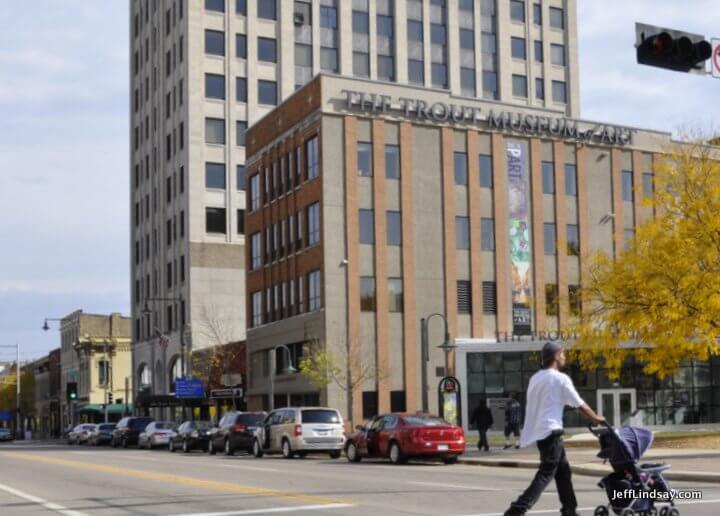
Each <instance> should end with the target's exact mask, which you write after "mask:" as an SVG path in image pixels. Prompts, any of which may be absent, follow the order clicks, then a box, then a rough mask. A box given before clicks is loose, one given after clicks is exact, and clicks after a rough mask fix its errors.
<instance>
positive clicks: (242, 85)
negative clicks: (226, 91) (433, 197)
mask: <svg viewBox="0 0 720 516" xmlns="http://www.w3.org/2000/svg"><path fill="white" fill-rule="evenodd" d="M235 100H237V101H238V102H247V79H246V78H245V77H237V78H236V79H235Z"/></svg>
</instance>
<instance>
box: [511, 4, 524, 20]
mask: <svg viewBox="0 0 720 516" xmlns="http://www.w3.org/2000/svg"><path fill="white" fill-rule="evenodd" d="M510 19H511V20H512V21H517V22H523V23H525V2H523V1H522V0H510Z"/></svg>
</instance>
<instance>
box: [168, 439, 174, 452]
mask: <svg viewBox="0 0 720 516" xmlns="http://www.w3.org/2000/svg"><path fill="white" fill-rule="evenodd" d="M168 450H169V451H170V453H175V445H174V444H173V441H172V439H170V442H169V443H168Z"/></svg>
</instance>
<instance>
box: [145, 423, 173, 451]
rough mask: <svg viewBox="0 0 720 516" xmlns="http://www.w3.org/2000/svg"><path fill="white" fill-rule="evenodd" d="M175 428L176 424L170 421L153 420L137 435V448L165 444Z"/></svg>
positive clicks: (149, 448)
mask: <svg viewBox="0 0 720 516" xmlns="http://www.w3.org/2000/svg"><path fill="white" fill-rule="evenodd" d="M176 428H177V425H176V424H175V423H173V422H171V421H153V422H152V423H150V424H148V425H147V426H146V427H145V430H143V431H142V432H140V434H139V435H138V448H147V449H148V450H152V449H153V448H156V447H158V446H167V445H168V443H169V442H170V438H171V437H172V436H173V435H175V429H176Z"/></svg>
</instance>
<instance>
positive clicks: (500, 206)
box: [492, 133, 512, 333]
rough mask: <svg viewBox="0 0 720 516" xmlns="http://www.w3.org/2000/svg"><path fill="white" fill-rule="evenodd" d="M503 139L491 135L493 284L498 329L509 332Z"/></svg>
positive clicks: (505, 180) (509, 310) (505, 174)
mask: <svg viewBox="0 0 720 516" xmlns="http://www.w3.org/2000/svg"><path fill="white" fill-rule="evenodd" d="M505 152H506V151H505V138H504V137H503V135H502V134H498V133H493V135H492V155H493V210H494V217H495V284H496V286H497V331H498V332H500V333H502V332H508V333H511V332H512V317H511V315H510V314H511V306H510V271H509V250H508V247H509V245H510V244H509V242H508V240H509V237H508V212H507V209H508V206H507V205H508V192H507V165H506V162H507V156H506V155H505Z"/></svg>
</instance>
